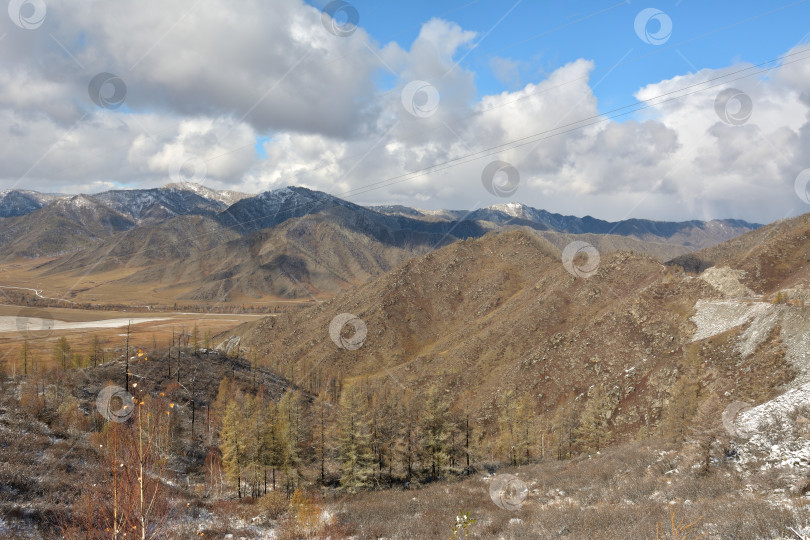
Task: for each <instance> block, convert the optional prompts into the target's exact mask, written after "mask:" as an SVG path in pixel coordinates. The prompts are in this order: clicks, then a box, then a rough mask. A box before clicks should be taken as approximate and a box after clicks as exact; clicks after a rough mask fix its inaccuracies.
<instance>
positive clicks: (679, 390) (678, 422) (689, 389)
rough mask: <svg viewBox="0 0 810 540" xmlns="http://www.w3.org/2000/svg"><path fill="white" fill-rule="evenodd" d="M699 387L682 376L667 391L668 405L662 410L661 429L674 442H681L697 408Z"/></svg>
mask: <svg viewBox="0 0 810 540" xmlns="http://www.w3.org/2000/svg"><path fill="white" fill-rule="evenodd" d="M699 391H700V385H699V384H698V383H697V382H696V381H695V380H694V379H693V378H692V377H690V376H687V375H683V376H681V378H680V379H678V381H677V382H676V383H675V385H674V386H673V387H672V389H671V390H670V391H669V394H670V398H669V403H668V404H667V406H666V407H665V408H664V414H663V420H662V428H663V430H664V433H665V434H666V435H667V436H669V437H672V439H673V440H675V441H683V440H684V439H685V438H686V435H687V434H688V431H689V425H690V424H691V421H692V418H693V417H694V415H695V412H696V411H697V407H698V394H699Z"/></svg>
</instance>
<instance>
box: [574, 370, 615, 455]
mask: <svg viewBox="0 0 810 540" xmlns="http://www.w3.org/2000/svg"><path fill="white" fill-rule="evenodd" d="M612 412H613V403H612V400H611V397H610V394H608V393H607V392H606V391H605V389H604V387H603V386H601V385H599V386H597V387H596V389H595V392H594V395H593V396H591V398H590V399H589V400H588V402H587V403H586V405H585V408H584V410H583V411H582V416H581V417H580V422H579V427H578V428H577V431H576V434H577V442H578V443H579V445H580V447H581V448H582V450H584V451H586V452H588V451H599V450H600V449H601V448H604V447H605V445H606V444H607V443H608V442H609V441H610V431H609V430H608V420H609V419H610V416H611V415H612Z"/></svg>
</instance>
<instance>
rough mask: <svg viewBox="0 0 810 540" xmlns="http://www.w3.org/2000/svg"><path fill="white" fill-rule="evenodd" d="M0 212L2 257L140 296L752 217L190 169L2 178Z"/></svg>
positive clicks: (282, 289)
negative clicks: (577, 210)
mask: <svg viewBox="0 0 810 540" xmlns="http://www.w3.org/2000/svg"><path fill="white" fill-rule="evenodd" d="M0 216H3V217H0V249H2V256H0V258H1V259H2V260H3V261H5V262H7V263H10V262H19V261H21V260H22V261H34V262H35V263H36V264H35V266H34V268H33V270H34V272H33V274H34V276H36V277H38V278H41V279H45V280H47V281H48V283H50V284H59V283H65V284H67V283H70V285H69V286H65V288H66V289H69V293H68V294H69V297H70V298H72V299H77V300H87V301H93V302H104V301H105V299H112V298H113V297H116V296H118V295H119V293H124V294H125V295H126V294H129V297H127V298H125V300H127V301H129V300H134V299H139V300H144V301H146V302H150V303H158V302H163V303H166V302H169V301H176V300H185V301H195V302H246V301H253V300H260V299H311V300H322V299H324V298H329V297H331V296H333V295H334V294H337V293H339V292H341V291H343V290H346V289H348V288H350V287H353V286H354V285H357V284H359V283H363V282H365V281H367V280H368V279H370V278H372V277H376V276H379V275H382V274H383V273H385V272H387V271H390V270H392V269H394V268H396V267H397V266H399V265H400V264H402V263H403V262H405V261H406V260H408V259H410V258H412V257H414V256H418V255H424V254H426V253H428V252H430V251H432V250H433V249H436V248H438V247H442V246H444V245H447V244H450V243H452V242H455V241H457V240H460V239H468V238H481V237H483V236H485V235H487V234H491V233H494V232H497V231H503V230H511V229H515V228H526V229H527V230H528V231H530V232H529V234H532V235H535V236H537V237H539V238H542V239H544V240H545V241H547V242H549V243H550V244H551V245H553V246H556V247H557V248H558V249H562V248H563V247H564V246H565V245H567V244H568V243H570V242H571V241H572V240H573V239H574V238H579V239H583V240H584V241H587V242H589V243H591V244H593V245H594V246H596V247H597V249H599V251H600V252H604V253H609V252H612V251H616V250H629V251H635V252H640V253H646V254H649V255H651V256H653V257H655V258H656V259H658V260H660V261H666V260H669V259H672V258H674V257H678V256H683V255H686V254H688V253H690V252H692V251H694V250H697V249H700V248H705V247H710V246H714V245H716V244H718V243H720V242H723V241H725V240H729V239H731V238H735V237H737V236H739V235H740V234H743V233H745V232H748V231H751V230H755V229H757V228H758V227H759V225H758V224H752V223H747V222H745V221H740V220H713V221H686V222H678V223H675V222H658V221H652V220H640V219H631V220H624V221H619V222H608V221H603V220H599V219H595V218H592V217H584V218H579V217H574V216H563V215H560V214H553V213H550V212H547V211H545V210H539V209H535V208H532V207H529V206H525V205H522V204H520V203H514V202H512V203H505V204H499V205H494V206H490V207H487V208H482V209H477V210H474V211H471V212H464V211H458V210H438V211H429V210H420V209H415V208H408V207H403V206H375V207H364V206H360V205H357V204H354V203H352V202H349V201H346V200H343V199H340V198H337V197H334V196H332V195H329V194H327V193H323V192H319V191H313V190H310V189H307V188H303V187H285V188H280V189H276V190H272V191H267V192H263V193H260V194H258V195H254V196H250V195H247V194H244V193H239V192H235V191H215V190H211V189H208V188H205V187H203V186H200V185H197V184H191V183H186V184H169V185H166V186H164V187H162V188H153V189H133V190H112V191H106V192H102V193H98V194H93V195H72V196H69V195H54V194H39V193H36V192H31V191H7V192H3V193H2V195H0ZM580 237H581V238H580ZM30 276H31V274H29V275H28V276H27V277H30ZM77 282H78V283H79V284H78V285H77ZM122 285H125V286H124V287H122ZM144 295H146V296H145V297H144ZM116 300H120V298H116Z"/></svg>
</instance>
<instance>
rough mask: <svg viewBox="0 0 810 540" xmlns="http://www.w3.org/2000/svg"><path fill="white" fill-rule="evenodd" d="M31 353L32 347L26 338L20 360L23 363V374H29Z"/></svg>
mask: <svg viewBox="0 0 810 540" xmlns="http://www.w3.org/2000/svg"><path fill="white" fill-rule="evenodd" d="M30 354H31V351H30V349H29V348H28V340H27V339H26V340H24V341H23V344H22V349H20V361H21V362H22V365H23V375H28V357H29V355H30Z"/></svg>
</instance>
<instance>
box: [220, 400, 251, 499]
mask: <svg viewBox="0 0 810 540" xmlns="http://www.w3.org/2000/svg"><path fill="white" fill-rule="evenodd" d="M241 409H242V405H241V403H240V402H239V400H237V399H232V400H231V401H230V402H229V403H228V406H227V407H226V409H225V417H224V419H223V422H222V432H221V433H220V445H219V447H220V450H221V451H222V466H223V468H224V469H225V475H226V477H227V478H228V480H230V481H231V482H233V483H235V484H236V490H237V493H238V495H239V498H240V499H241V498H242V478H243V477H242V475H243V469H244V466H245V443H246V441H245V434H244V433H243V427H244V424H243V421H244V417H243V415H242V411H241Z"/></svg>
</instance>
